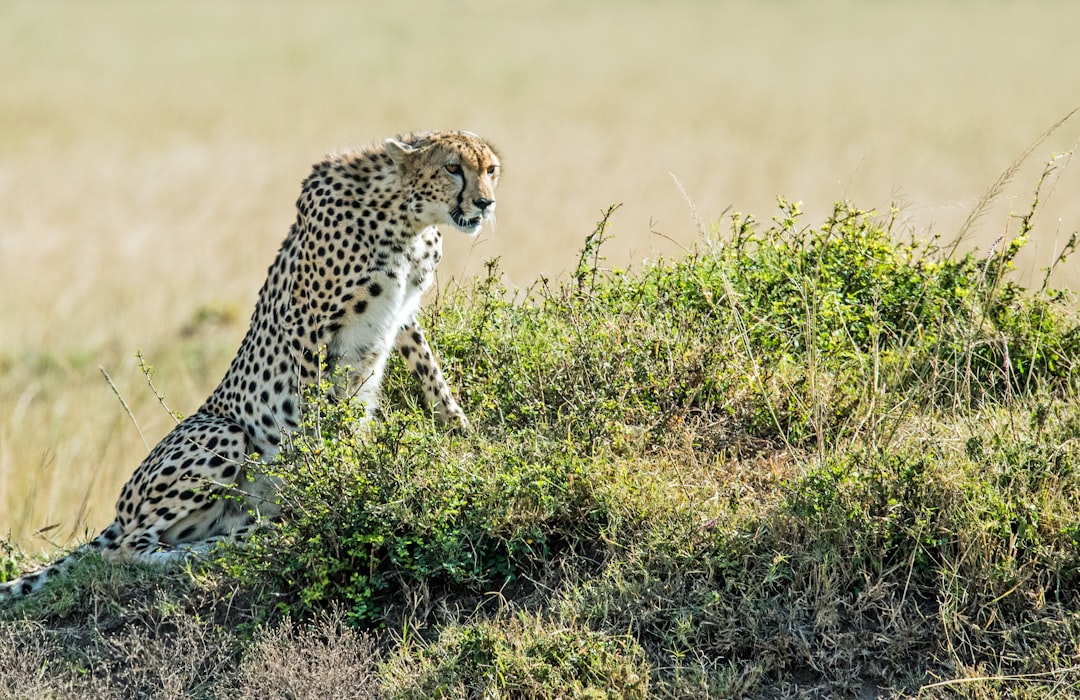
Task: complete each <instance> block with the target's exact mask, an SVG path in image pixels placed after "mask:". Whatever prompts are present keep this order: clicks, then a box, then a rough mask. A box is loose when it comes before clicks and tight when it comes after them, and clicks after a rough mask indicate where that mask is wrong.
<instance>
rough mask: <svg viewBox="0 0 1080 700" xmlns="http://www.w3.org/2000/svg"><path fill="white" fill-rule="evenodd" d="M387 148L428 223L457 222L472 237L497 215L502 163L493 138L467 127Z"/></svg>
mask: <svg viewBox="0 0 1080 700" xmlns="http://www.w3.org/2000/svg"><path fill="white" fill-rule="evenodd" d="M386 151H387V153H389V154H390V157H391V158H392V159H393V160H394V162H395V163H396V164H397V166H398V172H399V174H400V175H401V178H402V181H403V182H404V183H405V184H406V185H407V186H409V187H410V188H411V192H412V202H411V206H412V209H413V212H414V213H415V214H416V216H417V219H418V221H419V224H420V225H421V226H422V227H426V226H438V225H440V224H448V225H452V226H454V227H455V228H457V229H458V230H460V231H463V232H465V233H466V234H468V235H470V236H475V235H476V234H477V233H479V232H480V226H481V224H482V223H483V222H484V220H485V219H492V218H494V216H495V187H496V185H498V183H499V173H500V171H501V170H502V166H501V164H500V162H499V156H498V154H496V153H495V149H493V148H492V147H491V146H490V145H488V143H487V142H485V141H484V140H483V139H481V138H480V137H479V136H477V135H476V134H472V133H469V132H467V131H428V132H424V133H417V134H408V135H405V136H399V137H398V138H394V139H387V140H386Z"/></svg>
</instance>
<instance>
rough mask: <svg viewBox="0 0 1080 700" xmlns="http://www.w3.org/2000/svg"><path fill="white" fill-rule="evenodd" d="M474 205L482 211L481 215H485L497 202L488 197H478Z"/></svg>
mask: <svg viewBox="0 0 1080 700" xmlns="http://www.w3.org/2000/svg"><path fill="white" fill-rule="evenodd" d="M472 203H473V204H475V205H476V208H477V209H479V210H480V213H481V214H483V213H484V212H486V211H487V210H488V207H490V206H491V205H492V204H494V203H495V200H494V199H488V198H486V197H477V198H476V199H474V200H473V202H472Z"/></svg>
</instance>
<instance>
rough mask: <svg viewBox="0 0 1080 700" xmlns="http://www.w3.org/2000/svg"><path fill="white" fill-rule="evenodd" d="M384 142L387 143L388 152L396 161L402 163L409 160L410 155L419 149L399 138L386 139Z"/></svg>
mask: <svg viewBox="0 0 1080 700" xmlns="http://www.w3.org/2000/svg"><path fill="white" fill-rule="evenodd" d="M384 143H385V145H386V152H387V153H389V154H390V157H391V158H393V159H394V162H395V163H401V162H404V161H406V160H408V158H409V156H411V155H413V154H414V153H416V151H417V149H416V148H415V147H414V146H410V145H409V144H407V143H404V142H402V141H398V140H397V139H386V141H385V142H384Z"/></svg>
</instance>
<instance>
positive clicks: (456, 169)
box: [446, 163, 461, 175]
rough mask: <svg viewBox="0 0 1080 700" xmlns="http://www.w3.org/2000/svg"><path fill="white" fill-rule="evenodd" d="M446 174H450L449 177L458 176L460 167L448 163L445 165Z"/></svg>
mask: <svg viewBox="0 0 1080 700" xmlns="http://www.w3.org/2000/svg"><path fill="white" fill-rule="evenodd" d="M446 172H448V173H450V174H451V175H460V174H461V166H460V165H458V164H457V163H448V164H447V165H446Z"/></svg>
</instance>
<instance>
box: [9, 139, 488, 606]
mask: <svg viewBox="0 0 1080 700" xmlns="http://www.w3.org/2000/svg"><path fill="white" fill-rule="evenodd" d="M500 171H501V163H500V159H499V156H498V154H497V153H496V152H495V150H494V148H493V147H492V146H490V145H489V144H488V143H487V142H486V141H484V140H483V139H481V138H480V137H479V136H477V135H475V134H472V133H469V132H464V131H429V132H417V133H410V134H403V135H398V136H397V137H394V138H390V139H387V140H386V141H385V142H383V143H382V144H379V145H373V146H369V147H366V148H362V149H359V150H355V151H351V152H345V153H340V154H335V155H331V156H329V157H327V158H326V159H325V160H323V161H322V162H320V163H318V164H316V165H315V166H314V168H313V170H312V172H311V174H310V175H309V176H308V177H307V179H305V180H304V182H303V185H302V188H301V192H300V196H299V199H298V200H297V202H296V209H297V213H296V221H295V223H294V224H293V225H292V227H291V229H290V231H289V234H288V236H287V237H286V238H285V241H284V243H282V245H281V248H280V250H279V251H278V253H277V257H276V259H275V260H274V262H273V264H272V265H271V266H270V269H269V271H268V274H267V278H266V281H265V283H264V284H263V286H262V289H261V290H260V292H259V297H258V301H257V303H256V305H255V311H254V313H253V314H252V317H251V326H250V328H249V329H248V331H247V334H246V336H245V337H244V339H243V341H242V342H241V345H240V349H239V351H238V352H237V354H236V357H235V358H234V359H233V360H232V363H231V364H230V366H229V368H228V370H227V371H226V373H225V377H224V378H223V379H222V381H221V383H220V384H219V385H218V387H217V388H216V389H215V390H214V391H213V393H211V394H210V397H209V398H208V399H207V400H206V402H205V403H204V404H203V405H202V406H201V407H200V408H199V409H198V411H196V412H195V413H194V414H192V415H191V416H190V417H188V418H186V419H185V420H183V421H182V422H180V423H179V424H178V425H177V426H176V427H175V428H174V429H173V430H172V432H170V433H169V434H168V435H166V436H165V437H164V438H163V439H162V440H161V442H160V443H158V445H157V446H156V447H154V449H153V450H151V451H150V453H149V455H148V456H147V457H146V459H145V460H144V461H143V462H142V464H141V465H139V467H138V468H137V469H136V470H135V473H134V474H133V475H132V476H131V478H130V480H129V481H128V482H127V484H126V485H125V486H124V487H123V489H122V491H121V493H120V497H119V499H118V500H117V503H116V519H115V520H114V521H113V522H112V524H110V525H109V526H108V527H106V528H105V529H104V530H103V531H102V532H101V534H99V535H98V536H97V537H96V538H95V539H93V540H91V541H90V542H88V543H87V544H85V545H83V546H82V547H80V548H78V549H77V550H76V551H75V552H73V553H72V554H71V555H69V556H68V557H65V558H63V559H60V560H58V561H57V562H54V563H53V564H51V565H49V566H47V567H45V568H44V569H41V570H40V571H38V572H36V573H30V574H26V575H24V576H22V577H21V578H17V579H15V580H13V581H9V582H7V583H4V584H0V598H16V597H21V596H25V595H29V594H31V593H33V592H35V591H37V590H38V589H40V588H41V587H42V586H43V585H44V584H45V583H46V581H48V580H49V579H50V577H54V576H56V575H57V574H59V573H61V572H62V571H63V570H64V569H66V568H67V566H69V565H70V562H71V561H72V559H73V557H75V556H78V555H80V554H81V553H83V552H86V551H90V550H97V551H100V552H101V555H102V556H103V557H104V558H105V559H106V560H109V561H129V562H140V563H148V564H158V565H165V564H169V563H173V562H177V561H181V560H183V559H185V558H187V557H189V556H192V555H198V554H200V553H204V552H206V551H208V550H209V549H210V548H211V547H212V546H213V545H214V544H215V543H217V542H220V541H226V540H229V541H232V540H241V539H243V538H244V537H245V536H246V535H248V534H249V533H250V532H251V531H252V530H253V529H254V528H256V527H258V526H260V525H261V524H263V523H265V522H266V521H267V520H268V519H271V518H273V517H274V516H275V515H276V514H277V512H278V507H277V505H276V504H275V500H274V499H275V487H274V484H273V483H272V482H271V481H270V479H269V478H268V477H266V476H262V475H260V474H259V473H258V470H256V469H253V468H252V467H253V458H255V459H257V460H260V461H263V462H269V461H272V460H273V459H274V458H275V456H276V455H277V454H278V452H279V451H280V446H281V444H282V441H283V440H284V439H285V438H286V437H287V435H288V434H289V433H291V432H293V431H295V430H297V429H298V427H299V425H300V419H301V410H302V408H303V407H302V401H303V397H304V396H305V392H306V391H307V388H308V387H311V386H313V385H315V384H317V383H318V382H319V381H320V378H322V377H327V376H333V377H335V384H334V388H333V389H332V390H331V394H332V398H335V399H342V398H345V399H347V400H352V401H356V402H358V403H359V404H360V405H361V406H362V407H363V411H362V415H364V416H365V417H367V418H370V416H371V414H372V413H373V412H374V411H375V410H376V406H377V403H378V395H379V387H380V383H381V380H382V376H383V371H384V368H385V366H386V363H387V360H388V358H389V356H390V354H391V352H392V350H393V349H394V348H396V349H397V351H398V352H399V353H400V354H401V356H402V357H403V358H404V361H405V364H406V365H407V367H408V368H409V370H410V371H411V373H412V374H413V375H415V376H416V377H417V378H418V379H419V382H420V385H421V388H422V391H423V396H424V400H425V402H426V404H427V405H428V406H429V408H430V409H431V410H432V411H433V413H434V416H435V418H436V420H437V421H438V422H439V423H441V424H443V425H445V426H448V427H449V428H451V429H465V428H467V427H468V421H467V420H466V418H465V414H464V412H463V411H462V410H461V407H460V406H459V405H458V403H457V401H456V400H455V399H454V396H453V394H452V393H451V391H450V388H449V387H448V386H447V382H446V380H445V379H444V378H443V375H442V372H441V371H440V369H439V365H438V363H437V362H436V360H435V356H434V355H433V353H432V351H431V348H430V347H429V345H428V342H427V340H426V338H425V337H424V332H423V330H422V329H421V327H420V324H419V323H418V322H417V311H418V308H419V306H420V299H421V296H422V294H423V293H424V291H425V290H426V289H428V287H429V286H430V285H431V283H432V278H433V276H434V272H435V267H436V265H437V264H438V262H439V260H440V259H441V257H442V234H441V232H440V230H439V227H440V226H446V227H452V228H455V229H457V230H459V231H461V232H463V233H465V234H466V235H468V236H475V235H476V234H477V233H479V231H480V229H481V225H482V224H483V222H484V221H490V220H492V219H493V218H494V213H495V187H496V185H497V184H498V181H499V175H500ZM225 496H230V497H225Z"/></svg>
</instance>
